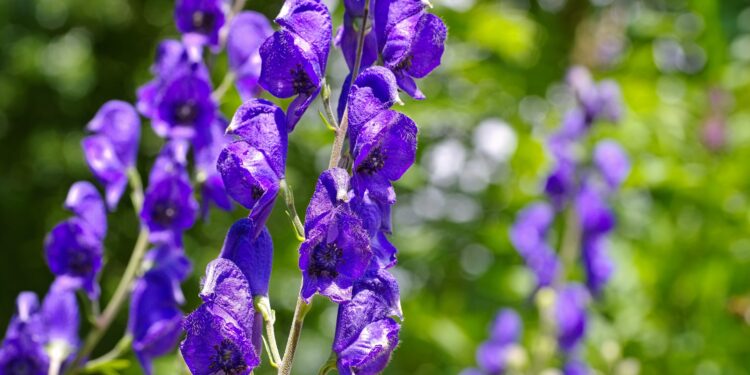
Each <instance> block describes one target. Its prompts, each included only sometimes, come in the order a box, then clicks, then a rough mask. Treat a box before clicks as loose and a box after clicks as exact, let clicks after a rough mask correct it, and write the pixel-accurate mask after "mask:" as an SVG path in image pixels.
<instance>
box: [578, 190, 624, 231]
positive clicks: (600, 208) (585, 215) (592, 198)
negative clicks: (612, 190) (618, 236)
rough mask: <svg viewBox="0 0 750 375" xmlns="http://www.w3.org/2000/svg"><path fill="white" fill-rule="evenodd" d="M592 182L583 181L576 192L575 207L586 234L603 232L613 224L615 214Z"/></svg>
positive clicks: (609, 229)
mask: <svg viewBox="0 0 750 375" xmlns="http://www.w3.org/2000/svg"><path fill="white" fill-rule="evenodd" d="M602 195H603V194H602V192H600V191H599V190H598V189H597V188H596V187H595V186H594V185H593V184H590V183H584V184H583V186H581V190H580V191H579V192H578V195H577V196H576V201H575V205H576V206H575V208H576V212H577V214H578V219H579V220H580V222H581V228H582V229H583V232H584V233H586V234H588V235H594V234H603V233H607V232H609V231H611V230H612V228H614V226H615V216H614V213H613V212H612V210H611V209H610V208H609V206H608V205H607V203H606V202H605V201H604V197H603V196H602Z"/></svg>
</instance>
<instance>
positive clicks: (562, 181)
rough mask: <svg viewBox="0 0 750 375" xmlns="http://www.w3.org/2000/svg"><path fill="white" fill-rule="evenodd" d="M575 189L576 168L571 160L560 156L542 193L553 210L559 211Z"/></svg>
mask: <svg viewBox="0 0 750 375" xmlns="http://www.w3.org/2000/svg"><path fill="white" fill-rule="evenodd" d="M575 189H576V166H575V163H574V162H573V160H571V159H569V158H568V157H564V156H562V155H560V156H559V157H558V158H557V165H556V166H555V169H554V170H553V171H552V172H551V173H550V174H549V176H547V180H546V181H545V183H544V192H545V193H546V194H547V196H548V197H549V198H550V200H551V201H552V203H553V204H554V206H555V208H557V209H558V210H561V209H562V208H564V206H565V204H566V203H567V202H568V200H569V199H570V197H571V196H572V195H573V194H574V192H575Z"/></svg>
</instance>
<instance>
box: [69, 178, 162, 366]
mask: <svg viewBox="0 0 750 375" xmlns="http://www.w3.org/2000/svg"><path fill="white" fill-rule="evenodd" d="M128 179H129V181H130V187H131V189H132V192H131V194H130V197H131V200H132V201H133V208H134V210H135V212H136V216H138V215H139V214H140V212H141V208H142V207H143V184H142V183H141V177H140V175H139V174H138V171H136V170H135V169H131V170H129V171H128ZM147 248H148V228H146V227H145V226H141V230H140V232H139V233H138V239H137V240H136V242H135V246H134V247H133V252H132V253H131V254H130V260H129V261H128V265H127V267H126V268H125V273H124V274H123V275H122V278H121V279H120V283H119V284H118V285H117V289H115V293H114V294H113V295H112V299H110V301H109V303H108V304H107V307H106V308H105V309H104V312H103V313H102V315H101V316H99V318H98V319H97V321H96V324H95V325H94V326H93V327H92V329H91V332H89V334H88V336H86V339H85V340H84V343H83V346H82V347H81V350H79V351H78V354H77V355H76V357H75V359H74V360H73V362H72V363H71V365H70V367H68V370H67V371H66V374H75V373H77V372H78V370H79V367H80V366H81V363H82V362H83V361H84V359H86V358H88V356H89V355H90V354H91V352H92V351H93V350H94V348H95V347H96V345H97V344H98V343H99V341H100V340H101V339H102V337H103V336H104V334H105V333H106V332H107V329H109V326H110V325H111V324H112V321H113V320H114V319H115V317H116V316H117V314H118V313H119V312H120V309H122V307H123V305H124V304H125V301H127V299H128V295H129V294H130V290H131V288H132V284H133V280H134V279H135V276H136V274H137V273H138V270H139V269H140V267H141V260H143V256H144V254H145V253H146V249H147Z"/></svg>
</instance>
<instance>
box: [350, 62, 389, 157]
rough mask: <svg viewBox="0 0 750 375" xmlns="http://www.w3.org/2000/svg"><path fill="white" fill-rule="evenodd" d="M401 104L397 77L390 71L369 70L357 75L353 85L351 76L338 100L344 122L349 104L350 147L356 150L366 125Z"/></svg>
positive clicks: (375, 68) (378, 68)
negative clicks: (355, 145)
mask: <svg viewBox="0 0 750 375" xmlns="http://www.w3.org/2000/svg"><path fill="white" fill-rule="evenodd" d="M399 102H401V99H400V98H399V96H398V85H397V84H396V77H395V76H394V75H393V73H391V71H390V70H388V69H386V68H383V67H381V66H373V67H370V68H367V69H365V70H363V71H362V72H361V73H360V74H359V75H358V76H357V79H356V80H355V81H354V85H353V86H352V85H351V76H348V77H347V78H346V81H345V82H344V86H343V89H342V91H341V96H340V97H339V103H338V116H339V119H341V117H342V116H343V114H344V108H345V107H346V106H347V105H348V106H349V112H348V114H347V116H348V121H349V130H348V131H349V139H350V141H351V142H350V144H349V145H350V147H351V148H353V147H354V143H355V142H356V140H357V136H358V135H359V133H360V130H361V128H362V126H363V125H364V124H365V123H367V122H368V121H370V120H372V119H373V118H374V117H375V116H377V115H378V114H380V113H381V112H383V111H385V110H387V109H389V108H391V107H392V106H393V104H395V103H399Z"/></svg>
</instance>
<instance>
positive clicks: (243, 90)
mask: <svg viewBox="0 0 750 375" xmlns="http://www.w3.org/2000/svg"><path fill="white" fill-rule="evenodd" d="M271 34H273V29H272V28H271V23H270V22H268V19H267V18H266V16H264V15H262V14H260V13H258V12H253V11H245V12H240V13H239V14H237V15H236V16H235V17H234V18H232V24H231V25H230V26H229V34H228V36H227V57H228V59H229V68H230V69H232V71H233V72H234V74H235V75H236V76H237V78H236V82H235V85H236V86H237V91H239V93H240V97H241V98H242V100H243V101H246V100H249V99H251V98H252V97H254V96H257V95H258V93H259V91H260V86H259V85H258V78H259V77H260V68H261V58H260V45H261V44H262V43H263V42H264V41H265V40H266V39H267V38H268V37H269V36H270V35H271Z"/></svg>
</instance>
